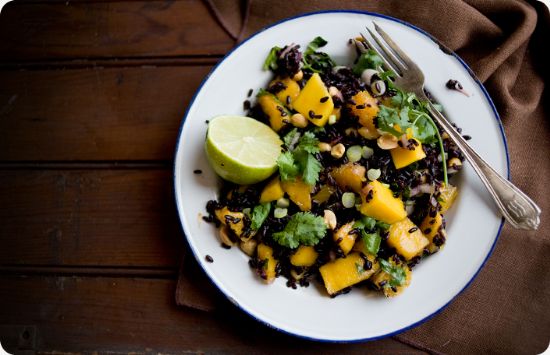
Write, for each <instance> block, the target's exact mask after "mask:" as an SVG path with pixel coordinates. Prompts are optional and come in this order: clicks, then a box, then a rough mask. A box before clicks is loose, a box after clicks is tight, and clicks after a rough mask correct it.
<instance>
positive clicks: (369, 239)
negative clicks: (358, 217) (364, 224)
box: [361, 231, 382, 255]
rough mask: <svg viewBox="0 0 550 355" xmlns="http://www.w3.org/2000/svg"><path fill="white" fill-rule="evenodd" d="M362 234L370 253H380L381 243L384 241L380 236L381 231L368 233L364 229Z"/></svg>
mask: <svg viewBox="0 0 550 355" xmlns="http://www.w3.org/2000/svg"><path fill="white" fill-rule="evenodd" d="M361 235H362V236H363V243H365V248H366V249H367V250H368V251H369V253H371V254H372V255H376V254H378V250H379V249H380V243H381V242H382V237H380V233H379V232H378V231H376V232H374V233H367V232H365V231H363V232H361Z"/></svg>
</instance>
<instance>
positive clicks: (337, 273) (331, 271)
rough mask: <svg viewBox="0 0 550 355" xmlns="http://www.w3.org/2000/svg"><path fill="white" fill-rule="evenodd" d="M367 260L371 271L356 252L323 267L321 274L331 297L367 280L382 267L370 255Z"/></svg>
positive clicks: (320, 270) (320, 269)
mask: <svg viewBox="0 0 550 355" xmlns="http://www.w3.org/2000/svg"><path fill="white" fill-rule="evenodd" d="M366 258H367V259H368V260H369V261H370V266H371V268H370V269H368V267H367V266H366V265H365V259H363V257H362V256H361V255H360V254H359V253H355V252H353V253H350V254H349V255H348V256H346V257H345V258H340V259H335V260H334V261H331V262H329V263H326V264H325V265H323V266H321V267H320V268H319V272H320V273H321V277H322V278H323V282H324V283H325V287H326V289H327V292H328V293H329V295H334V294H336V293H337V292H339V291H341V290H343V289H344V288H346V287H349V286H352V285H355V284H356V283H358V282H361V281H363V280H366V279H368V278H369V277H371V276H372V275H373V274H374V273H375V272H376V271H378V269H379V267H380V265H378V262H377V261H376V259H375V258H374V257H372V256H370V255H368V256H366Z"/></svg>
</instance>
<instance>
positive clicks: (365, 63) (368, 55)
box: [353, 49, 384, 75]
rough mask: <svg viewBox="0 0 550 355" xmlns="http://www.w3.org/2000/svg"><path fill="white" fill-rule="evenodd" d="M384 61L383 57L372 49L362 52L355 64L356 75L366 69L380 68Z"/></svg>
mask: <svg viewBox="0 0 550 355" xmlns="http://www.w3.org/2000/svg"><path fill="white" fill-rule="evenodd" d="M382 64H384V62H383V61H382V58H380V56H379V55H378V54H376V52H375V51H374V50H372V49H369V50H368V51H367V52H365V53H363V54H361V55H360V56H359V58H358V59H357V63H355V65H354V66H353V72H354V73H355V75H361V73H363V71H364V70H365V69H378V67H380V66H382Z"/></svg>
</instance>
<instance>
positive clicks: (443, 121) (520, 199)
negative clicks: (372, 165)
mask: <svg viewBox="0 0 550 355" xmlns="http://www.w3.org/2000/svg"><path fill="white" fill-rule="evenodd" d="M426 101H428V103H429V107H428V110H429V111H430V114H431V115H432V117H433V118H435V120H436V121H437V123H439V125H440V126H441V127H442V128H443V130H444V131H445V132H447V134H448V135H449V136H450V137H451V138H452V140H453V141H454V143H455V144H456V146H457V147H458V148H459V149H460V150H461V151H462V153H463V154H464V157H465V158H466V160H468V161H469V162H470V164H471V165H472V167H473V168H474V171H475V172H476V173H477V175H478V176H479V178H480V179H481V181H482V182H483V184H484V185H485V187H486V188H487V190H489V193H490V194H491V195H492V196H493V199H494V200H495V202H496V204H497V206H498V208H499V210H500V212H501V213H502V215H503V216H504V218H506V220H507V221H508V222H509V223H510V224H511V225H512V226H514V228H517V229H525V230H536V229H537V228H538V226H539V223H540V213H541V210H540V208H539V207H538V206H537V205H536V204H535V202H533V200H531V199H530V198H529V197H528V196H527V195H526V194H524V193H523V192H522V191H521V190H520V189H519V188H517V187H516V186H515V185H514V184H512V183H511V182H510V181H508V180H507V179H505V178H504V177H502V176H501V175H499V174H498V173H497V172H496V171H495V170H494V169H493V168H491V166H490V165H489V164H488V163H487V162H486V161H485V160H483V158H482V157H480V156H479V154H477V153H476V152H475V151H474V150H473V149H472V147H470V145H469V144H468V143H467V142H466V140H465V139H464V138H463V137H462V135H461V134H460V133H458V132H457V130H456V129H455V128H454V127H453V126H452V125H451V123H450V122H449V121H448V120H447V118H445V116H443V114H441V113H440V112H439V111H438V110H437V109H436V108H435V107H434V106H433V104H432V103H431V102H429V100H426Z"/></svg>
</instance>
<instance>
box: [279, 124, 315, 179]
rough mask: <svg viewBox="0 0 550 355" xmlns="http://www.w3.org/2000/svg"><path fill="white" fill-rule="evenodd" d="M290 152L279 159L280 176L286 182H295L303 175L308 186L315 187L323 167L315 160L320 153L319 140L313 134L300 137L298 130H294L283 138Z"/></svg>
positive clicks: (308, 133)
mask: <svg viewBox="0 0 550 355" xmlns="http://www.w3.org/2000/svg"><path fill="white" fill-rule="evenodd" d="M283 141H284V143H285V146H286V147H287V148H288V151H287V152H285V153H282V154H281V155H280V156H279V158H278V159H277V165H278V166H279V174H280V175H281V179H282V180H284V181H287V180H293V179H294V178H296V176H298V175H301V176H302V179H303V180H304V182H305V183H306V184H308V185H312V186H313V185H315V183H316V182H317V180H319V173H320V172H321V169H322V168H323V166H322V165H321V163H320V162H319V161H318V160H317V158H315V156H314V154H316V153H318V152H319V140H318V139H317V138H316V137H315V134H313V133H312V132H306V133H304V134H303V135H302V136H301V137H300V133H299V132H298V130H297V129H293V130H292V131H290V132H289V133H288V134H287V135H285V137H284V138H283Z"/></svg>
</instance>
